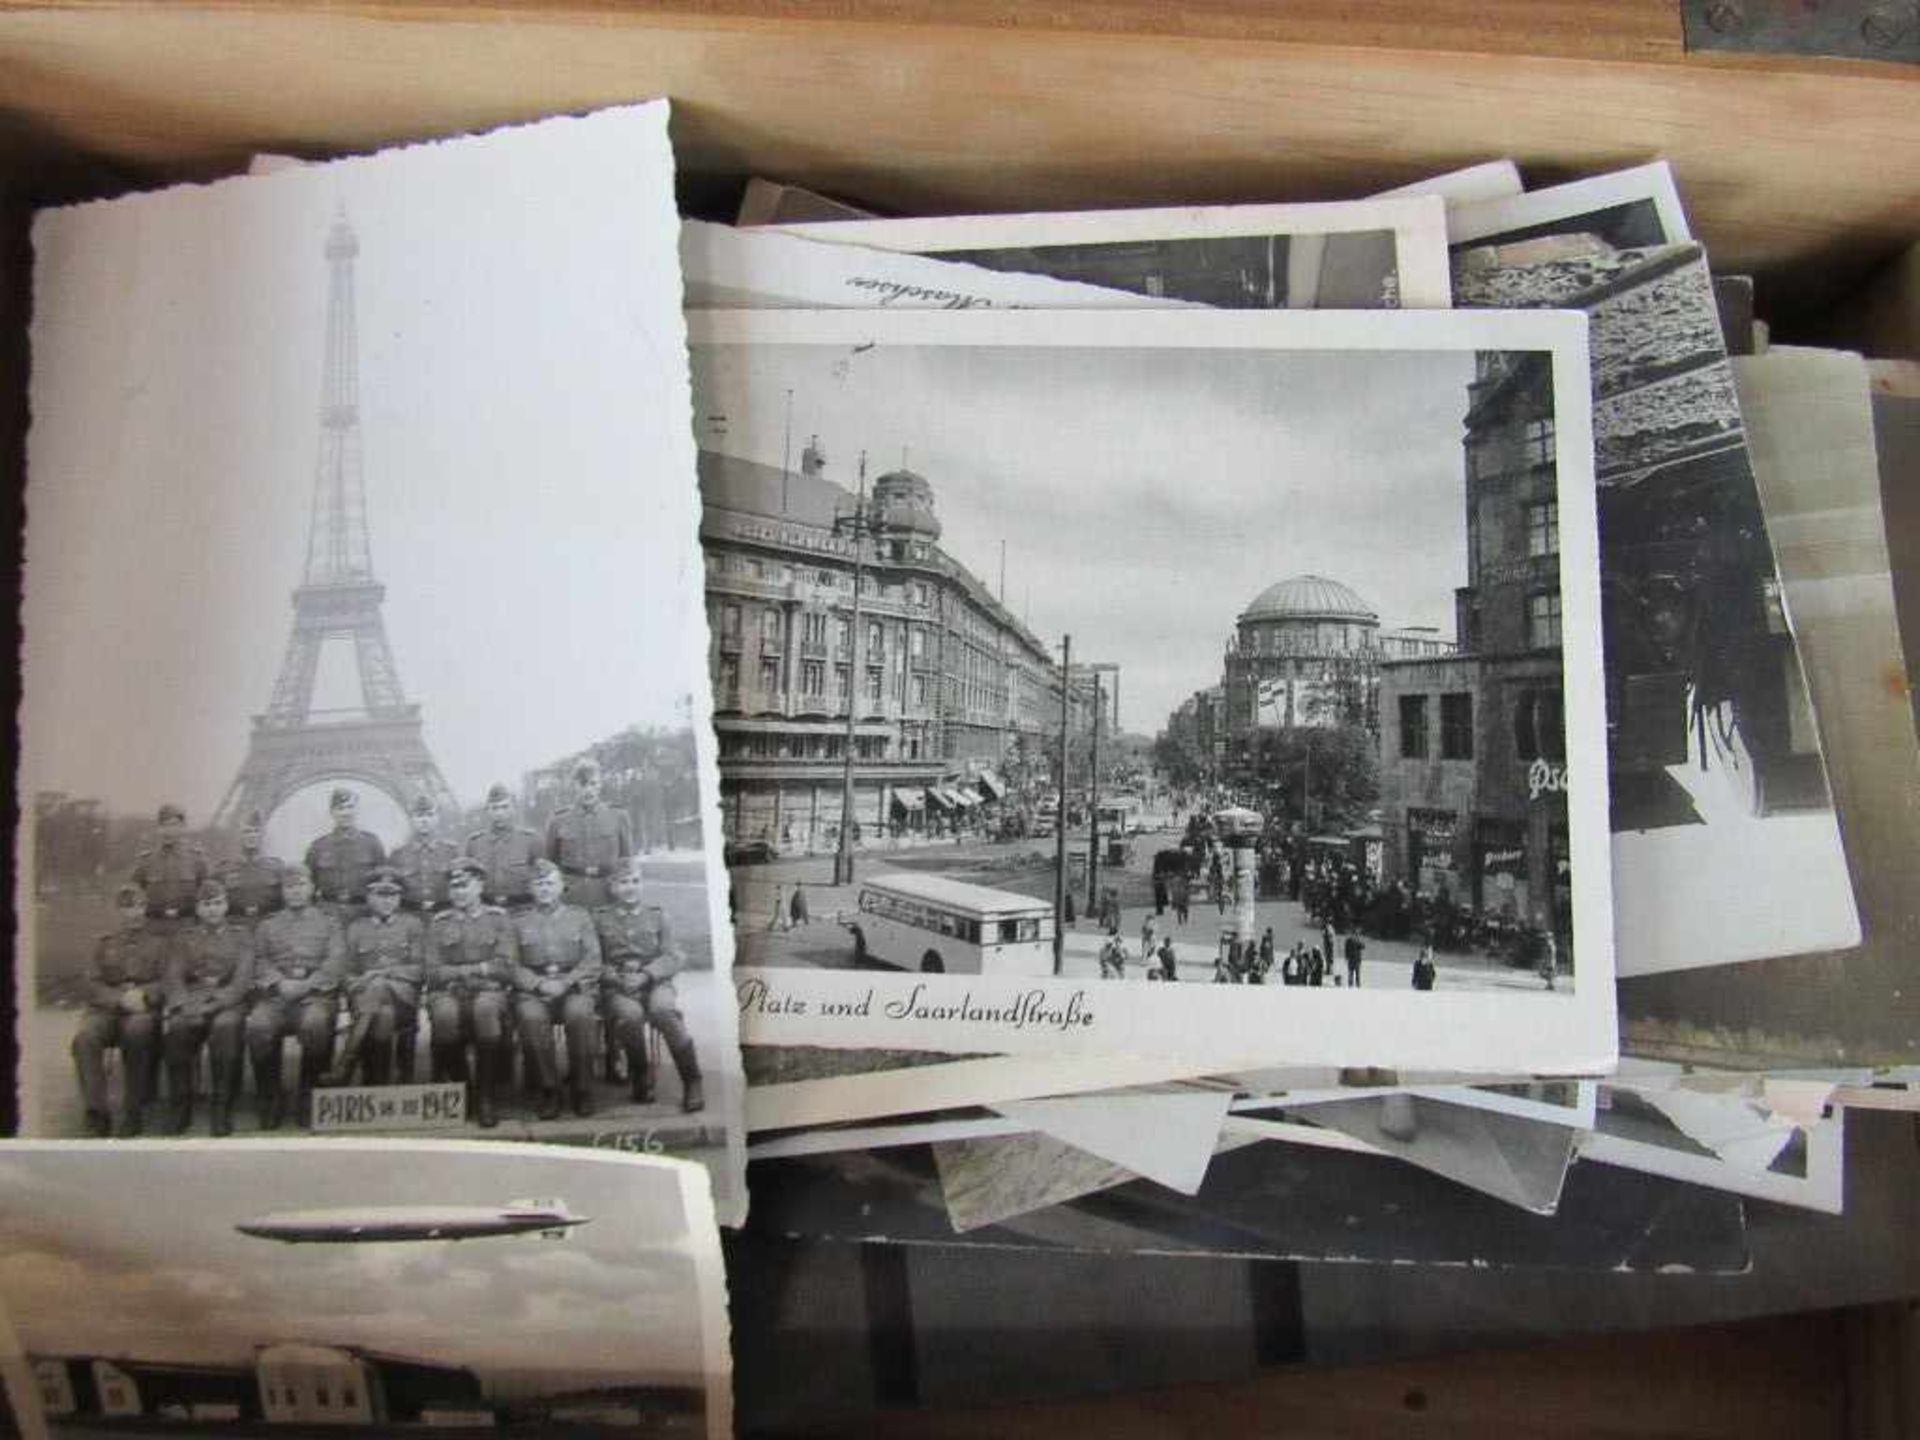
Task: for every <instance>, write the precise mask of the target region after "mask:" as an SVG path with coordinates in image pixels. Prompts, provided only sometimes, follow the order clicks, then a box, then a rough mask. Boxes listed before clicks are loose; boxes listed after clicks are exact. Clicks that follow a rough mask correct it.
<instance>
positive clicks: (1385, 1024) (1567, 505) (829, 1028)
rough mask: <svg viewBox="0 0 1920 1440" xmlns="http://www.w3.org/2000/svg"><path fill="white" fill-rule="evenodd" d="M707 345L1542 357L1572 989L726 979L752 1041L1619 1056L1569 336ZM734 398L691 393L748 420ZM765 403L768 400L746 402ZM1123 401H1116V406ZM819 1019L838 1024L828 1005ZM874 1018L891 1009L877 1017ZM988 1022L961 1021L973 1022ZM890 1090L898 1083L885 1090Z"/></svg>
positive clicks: (1280, 321)
mask: <svg viewBox="0 0 1920 1440" xmlns="http://www.w3.org/2000/svg"><path fill="white" fill-rule="evenodd" d="M689 342H690V344H691V345H692V346H693V348H694V351H695V359H696V372H698V371H699V369H700V363H699V362H700V354H701V352H702V351H703V350H713V349H717V348H728V347H745V348H747V349H752V348H754V347H768V348H773V347H781V346H797V347H831V348H838V349H842V350H845V351H848V352H853V353H860V354H865V353H867V352H868V351H870V350H874V349H878V350H879V351H880V352H882V355H884V352H885V350H887V349H888V348H906V347H917V346H952V347H970V348H974V349H976V350H979V351H980V352H982V353H983V354H989V355H990V354H991V352H992V351H993V350H994V349H995V348H999V347H1030V346H1045V347H1053V348H1056V349H1070V348H1076V347H1077V348H1088V349H1093V348H1111V349H1115V350H1119V351H1130V352H1141V353H1143V354H1146V355H1151V354H1152V353H1153V352H1154V351H1156V350H1158V349H1185V350H1213V351H1235V350H1248V351H1254V350H1266V351H1272V350H1284V351H1291V352H1301V353H1312V352H1316V351H1349V352H1400V353H1403V354H1404V353H1421V352H1445V351H1452V352H1462V351H1465V352H1480V351H1536V352H1541V353H1544V354H1545V355H1547V356H1548V357H1549V361H1550V365H1551V371H1552V393H1553V397H1554V405H1555V416H1556V428H1555V459H1556V480H1557V493H1558V507H1559V508H1558V527H1559V531H1558V542H1559V584H1560V588H1561V602H1562V628H1561V633H1562V647H1563V650H1562V670H1563V676H1562V683H1563V689H1564V696H1565V732H1566V747H1567V754H1568V756H1569V757H1570V762H1571V763H1570V764H1569V765H1568V767H1567V773H1566V778H1565V784H1566V787H1567V795H1568V822H1569V824H1568V828H1569V835H1568V841H1569V856H1570V865H1571V872H1572V875H1573V876H1574V882H1573V887H1572V889H1573V894H1572V907H1571V908H1572V914H1573V930H1574V933H1575V935H1576V936H1577V937H1579V938H1578V945H1577V948H1578V951H1579V955H1580V960H1579V967H1578V976H1577V979H1576V980H1575V982H1574V983H1573V985H1572V990H1571V993H1567V992H1566V991H1565V989H1564V988H1563V990H1562V991H1561V993H1558V994H1545V993H1535V992H1533V991H1527V992H1517V991H1516V992H1513V993H1468V992H1464V991H1459V992H1452V993H1449V992H1447V991H1446V990H1444V989H1442V990H1440V991H1437V992H1434V993H1425V994H1422V993H1417V992H1408V993H1401V994H1386V993H1380V992H1373V991H1366V992H1359V993H1356V992H1353V991H1346V992H1341V991H1338V990H1314V989H1304V988H1303V989H1295V988H1292V987H1289V988H1284V989H1283V988H1281V987H1278V986H1274V987H1272V988H1270V989H1267V990H1266V991H1264V992H1263V993H1261V995H1260V998H1259V999H1258V1000H1257V1001H1256V1000H1254V999H1253V992H1251V991H1249V990H1246V989H1240V988H1228V987H1214V986H1205V985H1200V986H1195V985H1178V986H1164V987H1162V986H1140V985H1134V986H1127V985H1104V984H1102V983H1101V982H1086V981H1080V982H1074V981H1067V980H1061V979H1051V978H1040V979H1026V978H1013V977H1004V976H1000V977H987V976H970V977H961V976H957V975H926V974H897V973H891V972H882V971H876V970H870V969H863V970H834V971H828V970H820V969H804V968H788V967H764V966H763V967H739V968H737V969H736V976H735V978H736V984H737V986H738V988H739V991H740V995H741V1007H742V1035H743V1039H744V1040H745V1041H746V1042H747V1043H749V1044H755V1043H759V1044H776V1045H779V1044H791V1045H823V1046H828V1047H854V1048H887V1049H906V1050H915V1049H920V1050H935V1051H946V1052H956V1051H959V1052H965V1051H973V1052H976V1053H977V1052H988V1053H994V1054H1001V1053H1005V1054H1027V1055H1036V1054H1050V1055H1056V1056H1069V1055H1097V1054H1105V1055H1109V1056H1112V1055H1134V1056H1168V1057H1181V1058H1189V1057H1190V1058H1193V1059H1195V1060H1197V1061H1199V1062H1200V1064H1201V1065H1202V1066H1204V1067H1205V1068H1209V1069H1217V1068H1219V1067H1220V1066H1221V1065H1222V1063H1223V1062H1224V1063H1225V1064H1226V1065H1228V1066H1235V1065H1244V1064H1247V1063H1248V1062H1249V1059H1250V1057H1263V1056H1271V1057H1274V1058H1275V1059H1276V1060H1278V1059H1280V1058H1281V1057H1284V1059H1285V1061H1286V1063H1289V1064H1294V1065H1343V1064H1373V1065H1394V1066H1401V1067H1413V1068H1421V1069H1427V1070H1440V1071H1452V1072H1460V1073H1467V1074H1485V1073H1488V1072H1490V1071H1491V1072H1495V1073H1509V1072H1511V1073H1516V1074H1528V1073H1532V1074H1543V1075H1555V1074H1593V1073H1600V1072H1604V1071H1605V1070H1607V1069H1609V1068H1610V1067H1611V1065H1612V1064H1613V1062H1614V1059H1615V1054H1616V1035H1615V1020H1614V1000H1613V969H1612V949H1611V915H1612V909H1611V893H1610V883H1609V872H1608V867H1607V863H1606V855H1607V847H1606V798H1605V776H1604V773H1603V771H1602V768H1601V767H1600V766H1598V765H1597V764H1595V763H1593V757H1598V756H1600V755H1602V754H1604V748H1603V747H1604V714H1603V711H1602V706H1603V692H1602V687H1601V682H1600V676H1601V666H1600V653H1599V644H1600V642H1599V590H1598V570H1597V558H1596V556H1597V550H1596V544H1597V542H1596V534H1595V520H1594V499H1593V480H1592V458H1591V457H1592V431H1591V424H1590V415H1589V402H1588V387H1587V368H1586V367H1587V358H1586V351H1585V324H1584V321H1583V320H1582V319H1581V318H1580V317H1578V316H1570V315H1564V314H1547V313H1537V312H1536V313H1527V314H1488V313H1484V312H1483V313H1478V314H1471V315H1469V314H1448V313H1418V312H1395V313H1392V314H1386V315H1371V314H1345V313H1342V314H1329V313H1296V312H1288V313H1268V312H1233V313H1229V312H1218V313H1211V314H1198V313H1189V312H1179V313H1173V312H1165V313H1162V312H1133V313H1097V312H1087V313H1074V314H1067V313H1051V314H1047V313H1031V312H1027V313H1021V312H1009V313H1006V314H998V315H985V316H983V315H973V316H967V317H957V316H951V315H940V314H910V313H900V314H894V315H885V316H877V315H872V314H866V313H860V312H835V313H812V314H807V313H772V312H769V313H760V314H754V313H744V312H733V313H719V312H710V313H700V314H695V315H693V316H691V317H690V319H689ZM749 398H750V397H749V396H747V395H744V394H743V395H725V394H720V395H716V394H707V395H704V396H703V397H702V404H703V405H706V406H709V407H711V406H714V405H723V406H728V407H731V408H735V409H738V410H739V412H740V413H741V414H742V415H744V414H745V409H746V407H747V405H748V402H749ZM762 398H763V400H764V403H765V404H766V405H771V406H778V405H780V404H781V403H782V402H781V397H779V396H773V397H762ZM1115 398H1116V400H1117V401H1118V402H1119V403H1125V398H1126V397H1115ZM828 1007H831V1009H832V1011H833V1012H834V1013H831V1014H826V1013H823V1010H825V1009H826V1008H828ZM889 1008H891V1009H892V1010H893V1012H894V1013H893V1014H888V1013H887V1011H888V1010H889ZM983 1014H984V1015H985V1016H987V1017H988V1018H986V1019H984V1020H970V1019H967V1018H965V1017H966V1016H968V1015H976V1016H977V1015H983ZM895 1078H896V1080H897V1079H898V1077H895Z"/></svg>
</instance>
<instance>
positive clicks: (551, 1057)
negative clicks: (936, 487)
mask: <svg viewBox="0 0 1920 1440" xmlns="http://www.w3.org/2000/svg"><path fill="white" fill-rule="evenodd" d="M565 885H566V879H565V877H564V876H563V875H562V874H561V872H560V867H559V866H558V865H556V864H555V863H554V862H553V861H551V860H536V861H534V862H533V880H532V888H533V908H532V909H531V910H523V911H521V912H520V913H519V914H518V915H516V916H514V917H513V929H514V935H515V938H516V939H518V940H519V942H520V963H519V966H518V967H517V968H516V969H515V970H514V973H513V989H514V999H513V1009H514V1018H515V1019H516V1020H517V1021H518V1022H519V1026H520V1043H521V1045H522V1046H523V1047H524V1048H525V1050H526V1054H527V1056H528V1058H529V1060H530V1062H531V1063H532V1064H533V1066H534V1068H535V1069H536V1070H537V1071H538V1074H539V1081H540V1111H539V1114H540V1118H541V1119H542V1120H551V1119H553V1118H554V1117H555V1116H556V1115H558V1114H559V1113H560V1060H559V1056H558V1055H556V1054H555V1053H554V1044H553V1027H554V1026H555V1025H560V1026H562V1027H564V1029H565V1030H566V1033H567V1088H568V1089H569V1091H571V1092H572V1100H573V1113H574V1114H576V1115H589V1114H591V1113H593V1099H592V1092H591V1091H590V1090H589V1088H588V1082H589V1080H590V1078H591V1076H590V1072H591V1070H592V1056H593V1032H594V1029H595V1027H597V1026H598V1025H599V1023H600V1016H599V1011H598V1008H597V1006H596V1005H595V1003H594V1002H595V1000H596V998H597V995H598V992H599V988H600V937H599V936H598V935H597V934H596V933H595V931H594V925H593V917H592V916H590V915H588V914H587V912H586V911H585V910H583V909H581V908H580V907H579V906H578V905H567V904H563V903H562V902H561V900H560V892H561V890H562V889H563V888H564V887H565Z"/></svg>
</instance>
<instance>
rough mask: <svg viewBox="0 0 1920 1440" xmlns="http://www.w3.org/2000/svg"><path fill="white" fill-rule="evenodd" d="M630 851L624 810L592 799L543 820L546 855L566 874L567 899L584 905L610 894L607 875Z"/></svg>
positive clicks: (629, 824) (630, 838) (630, 834)
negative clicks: (591, 803) (545, 834)
mask: <svg viewBox="0 0 1920 1440" xmlns="http://www.w3.org/2000/svg"><path fill="white" fill-rule="evenodd" d="M631 854H633V823H632V821H630V820H629V819H628V818H627V812H626V811H625V810H618V809H615V808H614V807H613V806H611V805H605V804H600V803H598V802H596V803H595V804H593V805H590V806H589V805H585V804H580V805H572V806H569V807H568V808H567V809H565V810H561V811H558V812H557V813H556V814H555V815H554V817H553V819H551V820H549V821H548V822H547V858H548V859H549V860H551V861H553V862H554V864H556V865H558V866H559V867H560V870H561V873H562V874H564V875H565V876H566V877H567V899H568V900H569V901H571V902H572V903H573V904H575V905H584V906H587V907H588V908H592V907H594V906H599V905H605V904H606V903H608V901H610V900H611V899H612V898H613V893H612V892H611V891H610V890H608V889H607V875H608V873H609V872H610V871H611V870H612V869H613V867H614V865H615V864H616V863H618V862H619V861H621V860H625V859H626V858H627V857H628V856H629V855H631Z"/></svg>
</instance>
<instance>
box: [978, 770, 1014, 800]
mask: <svg viewBox="0 0 1920 1440" xmlns="http://www.w3.org/2000/svg"><path fill="white" fill-rule="evenodd" d="M973 783H974V784H975V785H978V786H979V787H980V793H981V794H982V795H984V796H985V797H986V798H987V799H989V800H998V799H1000V798H1001V797H1002V796H1004V795H1005V794H1006V793H1007V782H1006V781H1004V780H1002V779H1001V778H1000V777H999V776H998V775H996V774H994V773H993V772H992V771H991V770H988V771H985V772H983V773H982V774H981V775H980V776H979V777H978V778H977V779H975V780H974V782H973Z"/></svg>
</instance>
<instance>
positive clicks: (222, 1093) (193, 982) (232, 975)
mask: <svg viewBox="0 0 1920 1440" xmlns="http://www.w3.org/2000/svg"><path fill="white" fill-rule="evenodd" d="M148 902H149V907H151V902H152V897H148ZM194 915H195V917H196V920H197V923H196V924H193V925H190V926H188V927H187V928H186V929H185V930H183V931H182V932H181V933H180V934H179V936H178V937H176V939H175V941H174V947H173V958H172V961H171V962H170V963H169V964H168V966H167V979H166V984H165V993H166V1001H167V1004H166V1033H165V1035H164V1037H163V1038H162V1040H161V1042H160V1043H161V1048H162V1050H163V1051H164V1053H165V1055H166V1061H167V1088H168V1090H169V1091H170V1092H171V1099H172V1102H173V1113H172V1115H171V1116H170V1117H169V1118H170V1123H169V1125H168V1129H170V1130H171V1131H172V1132H173V1133H174V1134H175V1135H184V1134H186V1133H187V1128H188V1126H190V1125H191V1124H192V1123H193V1072H194V1070H195V1069H196V1068H197V1066H198V1064H199V1060H200V1047H201V1046H202V1045H205V1046H206V1047H207V1050H208V1052H209V1054H210V1056H211V1058H212V1061H213V1133H214V1134H215V1135H231V1134H232V1133H233V1095H234V1092H235V1091H236V1090H238V1089H239V1088H240V1055H241V1045H240V1034H241V1022H242V1020H243V1019H244V1017H245V1015H246V1007H247V997H248V996H249V995H251V994H252V993H253V937H252V936H251V935H249V934H248V933H247V932H246V931H245V930H243V929H241V928H240V927H239V926H238V925H229V924H228V923H227V887H226V886H224V885H222V884H221V883H220V882H219V881H218V880H203V881H201V882H200V891H199V899H198V900H197V901H196V902H195V905H194Z"/></svg>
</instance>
